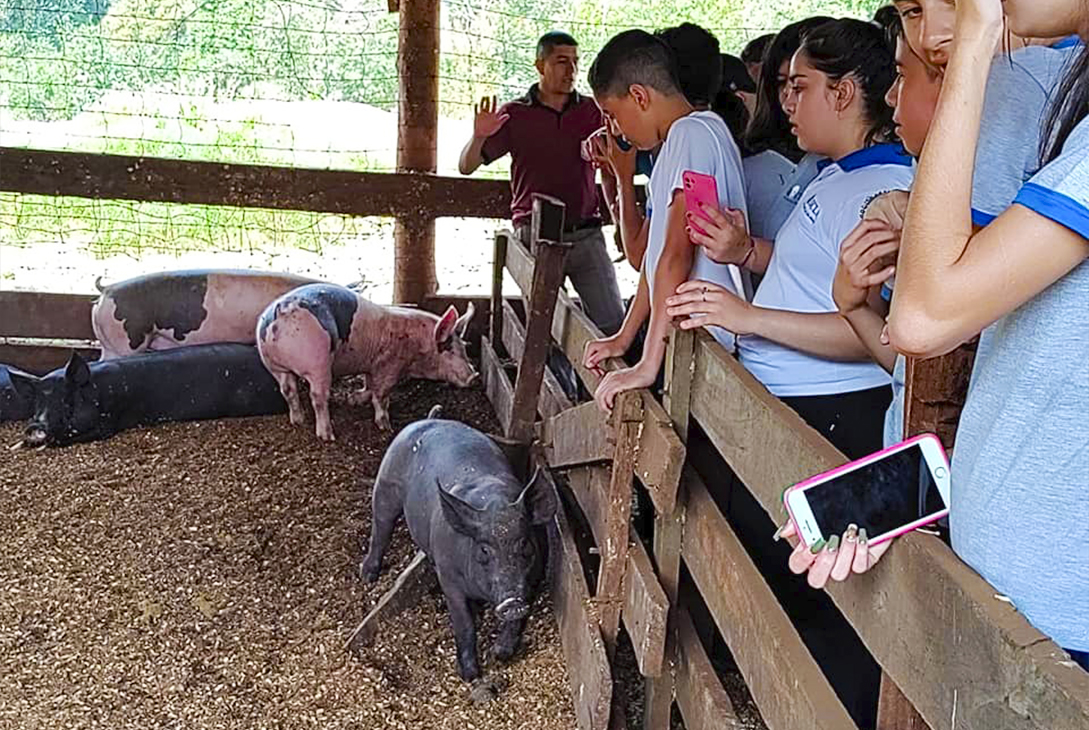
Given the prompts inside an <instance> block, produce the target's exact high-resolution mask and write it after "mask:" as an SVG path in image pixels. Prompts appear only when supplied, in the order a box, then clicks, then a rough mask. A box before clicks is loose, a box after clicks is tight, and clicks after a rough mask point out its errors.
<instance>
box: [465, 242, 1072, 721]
mask: <svg viewBox="0 0 1089 730" xmlns="http://www.w3.org/2000/svg"><path fill="white" fill-rule="evenodd" d="M538 237H539V238H541V234H539V235H538ZM555 243H556V242H555V241H554V240H537V241H534V250H535V251H536V252H537V260H536V261H535V259H534V256H532V255H531V254H530V251H529V250H528V249H527V248H526V247H525V246H523V245H522V244H521V243H520V242H518V241H516V240H515V239H513V238H511V236H510V235H509V234H500V235H499V236H497V239H496V246H495V249H496V266H495V280H496V284H495V286H494V293H493V299H492V317H491V325H490V333H489V336H488V337H487V338H486V339H485V340H484V341H483V343H482V346H481V351H482V360H483V369H484V378H485V381H486V383H487V389H488V394H489V397H490V398H491V399H492V402H493V404H494V405H495V408H496V411H497V413H498V414H499V418H500V421H501V422H502V423H503V424H504V425H505V426H508V428H509V427H510V425H511V424H513V423H516V422H517V419H518V418H521V419H523V420H524V418H525V413H524V411H525V409H526V408H530V409H533V410H536V411H537V412H538V415H539V416H540V420H539V422H538V423H537V426H536V437H537V439H538V440H539V442H540V449H539V453H540V454H541V458H542V459H543V460H544V461H546V462H547V463H548V465H549V466H551V467H552V469H553V471H554V473H555V474H556V475H562V477H563V480H565V481H566V483H567V486H566V489H565V490H564V492H565V494H566V496H567V497H568V499H569V500H570V501H571V502H572V503H573V504H577V506H578V512H580V513H581V515H582V516H583V517H584V518H585V521H586V522H587V523H588V524H589V527H590V532H591V534H592V536H593V541H594V543H595V544H596V553H597V554H598V555H599V556H600V565H599V568H598V571H597V576H598V578H597V584H596V586H591V585H588V584H587V583H586V581H585V579H584V575H585V571H584V570H583V567H582V563H583V561H585V560H588V556H583V555H581V554H580V553H579V552H578V550H577V549H576V548H575V546H574V545H573V544H572V542H571V541H570V539H569V537H565V541H564V545H563V553H562V560H561V561H559V570H557V572H556V576H555V585H554V590H555V592H556V593H555V595H556V609H557V614H558V620H559V623H560V628H561V636H562V637H563V648H564V652H565V655H566V657H567V662H568V669H569V672H570V674H571V692H572V699H573V702H574V704H575V707H576V708H577V709H578V720H579V727H580V728H581V729H582V730H602V729H604V728H607V727H622V726H623V724H622V723H623V722H624V720H623V719H621V718H618V717H617V710H618V709H619V708H618V707H617V706H616V705H615V703H613V702H612V701H611V700H612V686H611V675H610V673H609V664H608V662H607V661H606V660H608V659H609V657H610V655H611V652H612V649H613V647H614V645H615V641H616V637H617V626H618V624H622V625H623V626H624V627H625V628H626V629H627V632H628V634H629V635H630V637H631V641H632V645H633V647H634V649H635V655H636V659H637V661H638V665H639V670H640V672H641V673H642V675H643V676H644V677H645V678H646V700H645V707H646V714H645V717H644V718H643V719H642V726H643V727H645V728H647V730H662V729H665V728H668V727H669V716H670V712H671V710H672V707H673V704H674V702H675V703H676V705H677V707H678V708H679V709H680V712H681V715H682V716H683V718H684V721H685V724H686V727H688V728H690V730H701V729H703V728H706V729H708V730H710V728H729V727H734V726H736V725H737V721H736V717H735V714H734V711H733V708H732V706H731V703H730V700H729V697H728V695H727V693H726V692H725V690H724V688H723V686H722V685H721V683H720V681H719V678H718V677H717V675H716V674H715V672H714V670H713V668H712V665H711V662H710V660H709V657H708V647H707V645H706V644H705V642H704V638H703V637H706V636H707V634H708V630H709V628H710V627H708V626H706V625H702V624H703V623H704V619H703V616H702V610H703V609H702V608H701V616H700V618H699V619H697V618H695V617H694V615H693V613H690V606H689V604H688V602H686V601H685V600H684V599H683V596H682V595H680V594H681V593H682V592H681V591H679V583H680V575H681V566H682V565H683V566H684V569H685V570H686V571H687V574H688V575H690V576H691V580H692V582H693V583H694V589H695V590H696V591H697V592H698V594H699V597H700V599H701V600H700V603H702V604H703V606H705V607H706V611H707V613H708V614H709V617H710V621H712V622H713V624H714V627H715V628H717V630H718V633H719V634H720V635H721V637H722V639H723V640H724V641H725V643H726V645H727V646H728V647H729V650H730V652H731V654H732V655H733V658H734V660H735V661H736V664H737V666H738V667H739V669H740V670H741V673H742V674H743V676H744V678H745V680H746V683H747V685H748V687H749V689H750V691H751V693H752V696H753V698H754V700H755V702H756V704H757V705H758V707H759V709H760V712H761V714H762V716H763V718H764V720H765V722H766V723H767V725H768V727H769V728H772V730H803V729H804V730H809V729H810V728H817V729H825V728H827V729H828V730H832V729H836V730H840V729H851V728H855V727H856V725H855V723H854V722H853V721H852V719H851V717H850V715H849V714H848V712H847V710H846V709H845V707H844V705H843V703H842V702H841V701H840V699H839V697H837V695H836V692H835V691H834V690H833V688H832V685H831V683H830V682H829V679H828V677H827V676H826V675H825V674H824V673H823V672H822V671H821V668H820V667H819V666H818V664H817V661H816V660H815V659H814V657H813V656H812V654H811V653H810V651H809V650H808V649H807V647H806V645H805V643H804V642H803V640H802V638H801V636H800V635H799V633H798V630H797V629H796V628H795V626H794V625H793V624H792V623H791V621H790V619H789V618H788V616H787V614H786V612H785V611H784V610H783V608H782V607H781V606H780V603H779V600H778V599H777V598H776V596H775V594H774V593H773V592H772V589H771V587H770V586H769V585H768V582H767V580H766V579H765V576H764V575H762V574H761V572H760V570H759V569H758V568H757V567H756V565H755V564H754V562H753V560H752V559H751V558H750V555H749V553H748V552H747V551H746V549H745V547H744V546H743V544H742V541H741V539H740V538H739V537H738V535H737V534H736V532H735V529H734V526H732V525H731V523H730V521H729V520H728V519H727V517H726V515H725V514H724V512H723V511H722V509H721V508H720V507H719V505H718V503H717V502H716V499H715V497H714V494H713V490H712V489H709V486H714V485H708V484H706V483H704V481H703V480H702V479H701V478H700V476H699V475H698V474H697V473H696V470H695V468H693V467H692V465H691V463H690V461H686V449H685V441H686V437H687V432H688V429H689V427H690V425H691V424H693V423H694V424H698V425H699V426H700V428H701V429H702V430H703V431H704V432H705V433H706V434H707V437H708V438H709V439H710V441H711V443H712V444H713V445H714V448H715V450H716V451H717V453H718V455H719V456H720V457H721V459H722V461H723V462H724V463H725V465H726V466H727V467H728V469H724V478H726V477H729V478H736V479H737V480H739V482H740V483H741V484H742V485H743V487H744V488H745V489H746V490H747V491H748V492H749V493H750V494H751V496H752V497H753V498H755V500H756V501H757V502H758V503H759V504H760V505H761V506H762V507H763V508H764V510H765V511H766V512H767V513H768V514H769V515H770V516H771V517H772V519H776V520H778V519H781V502H780V499H781V494H782V490H783V489H784V488H785V487H787V486H789V485H791V484H793V483H795V482H798V481H800V480H802V479H804V478H806V477H809V476H811V475H813V474H816V473H818V472H821V471H824V470H827V469H829V468H831V467H834V466H836V465H838V464H841V463H843V462H845V461H846V459H845V457H844V456H843V455H842V454H840V453H839V452H838V451H837V450H836V449H835V448H834V447H833V446H832V445H831V444H829V443H828V442H827V441H825V440H824V439H823V438H822V437H821V436H820V435H819V434H818V433H817V432H816V431H814V430H812V429H811V428H809V427H808V426H807V425H806V424H805V423H804V422H803V421H802V420H801V418H799V417H798V416H797V415H796V414H795V413H794V412H793V411H792V410H790V409H789V408H787V407H786V406H785V405H783V404H782V403H781V402H780V401H779V400H778V399H776V398H775V397H774V396H772V395H771V394H769V393H768V392H767V390H766V389H764V388H763V386H762V385H760V383H758V382H757V381H756V380H755V379H754V378H753V377H752V376H751V375H749V374H748V372H746V371H745V370H744V369H743V368H742V367H741V366H740V365H739V364H738V363H737V361H736V360H735V359H734V358H733V357H731V356H730V355H729V354H728V353H727V352H726V351H725V350H723V349H722V347H721V346H719V345H718V344H717V343H716V342H715V341H714V340H712V339H711V338H709V337H707V336H706V335H704V334H702V333H701V334H698V335H693V334H692V333H689V332H680V331H675V332H674V333H673V334H672V335H671V339H670V343H669V350H668V355H667V360H666V365H665V368H666V390H665V395H664V398H663V399H662V402H661V403H659V402H658V401H657V400H656V399H655V398H654V397H653V396H652V395H651V394H650V393H649V392H648V391H637V392H633V393H630V394H625V395H624V396H622V397H620V398H619V399H618V401H617V405H616V408H615V409H614V411H613V413H612V415H611V416H608V417H607V416H605V415H603V414H601V413H600V412H599V411H598V410H597V408H596V406H595V405H594V404H593V403H592V402H591V403H584V404H573V403H571V402H570V401H569V400H568V398H567V396H566V395H565V394H564V393H563V391H562V389H561V388H560V387H559V385H558V380H557V379H556V378H555V377H554V376H553V374H551V373H549V372H547V371H545V372H544V373H543V374H542V376H541V378H542V382H543V386H542V387H540V388H539V389H538V391H537V392H538V393H539V395H535V396H534V397H533V399H532V401H530V402H529V404H528V405H527V402H526V401H525V399H524V398H518V397H516V393H515V390H516V389H515V386H514V385H513V384H512V381H511V378H510V371H511V370H512V366H513V364H514V363H521V366H522V367H526V366H527V365H528V366H531V367H536V363H538V362H541V361H543V358H544V354H543V353H546V352H547V349H548V348H547V346H545V344H542V343H541V342H539V341H536V338H537V337H538V333H544V332H547V333H548V334H549V338H550V342H549V343H546V344H548V345H551V346H554V347H556V348H558V349H559V350H561V351H562V352H563V353H564V354H565V355H566V356H567V358H568V359H569V360H570V362H571V363H572V364H573V366H574V370H575V372H576V373H577V374H578V377H579V379H580V380H581V382H582V384H583V385H584V386H585V387H586V389H588V390H589V391H590V392H592V391H593V389H594V388H595V387H596V385H597V384H598V382H599V380H600V378H599V376H598V375H597V374H596V373H593V372H591V371H589V370H587V369H585V368H584V367H582V365H581V358H582V354H583V348H584V347H585V345H586V343H587V342H588V341H590V340H592V339H594V338H596V337H598V336H599V332H598V331H597V329H596V328H595V327H594V325H593V324H592V323H591V322H590V321H589V320H588V319H587V318H586V317H585V316H584V315H583V313H582V312H581V310H580V309H579V308H578V307H577V305H575V304H574V303H573V302H572V301H571V300H570V299H569V298H568V297H567V296H566V294H564V293H563V292H562V291H560V292H558V294H557V292H556V286H557V285H556V284H554V282H558V281H559V278H560V277H558V276H557V275H556V273H555V272H542V271H541V269H542V268H543V267H545V266H549V267H555V266H562V257H556V256H553V255H549V254H544V253H542V252H544V251H547V250H548V249H549V248H551V247H552V246H554V245H555ZM504 269H505V270H506V271H508V272H509V273H510V275H511V276H512V277H513V279H514V280H515V281H516V282H517V283H518V286H519V288H520V289H521V291H522V293H523V300H524V302H525V307H524V309H525V311H526V313H527V316H526V318H525V321H523V319H522V318H521V317H520V316H519V314H518V312H517V308H516V307H515V306H512V304H511V303H510V302H506V301H504V300H502V299H501V297H500V296H499V293H500V291H501V289H500V282H501V276H502V273H503V270H504ZM542 282H546V284H542ZM546 287H550V288H546ZM550 299H554V300H555V305H554V307H553V308H552V309H549V308H548V307H547V306H546V305H547V304H548V302H549V300H550ZM618 365H619V364H618V363H609V364H607V367H606V369H611V368H613V367H617V366H618ZM517 377H518V378H521V377H522V374H521V373H518V374H517ZM731 472H732V474H731ZM561 481H562V480H561ZM634 483H638V484H640V485H641V487H642V488H645V489H646V491H647V493H648V495H649V497H650V500H651V502H652V503H653V509H654V529H653V551H651V552H649V553H648V551H647V550H646V549H645V548H644V543H643V541H642V540H641V539H640V536H639V535H637V534H635V532H634V529H633V527H632V525H631V523H630V522H629V518H630V513H631V504H632V494H633V484H634ZM572 517H573V515H569V516H566V517H563V518H562V519H563V520H564V521H568V520H570V519H572ZM768 540H769V541H770V534H769V536H768ZM828 593H829V594H830V595H831V598H832V600H833V601H834V603H835V605H836V607H838V609H839V611H841V612H842V615H843V616H844V617H845V618H846V620H847V621H848V622H849V623H850V625H851V627H853V629H854V630H855V631H856V632H857V634H858V636H859V637H860V638H861V640H862V642H863V643H864V644H865V646H866V648H867V649H868V650H869V652H870V653H872V655H873V656H874V658H875V659H876V660H877V662H878V663H879V664H880V666H881V668H882V670H883V672H884V679H883V683H882V692H881V704H880V715H879V718H878V727H880V728H882V730H886V729H891V728H896V729H897V730H903V729H905V728H913V727H919V728H923V727H930V728H932V729H933V730H999V729H1007V728H1008V729H1010V730H1014V729H1016V730H1029V729H1033V730H1076V729H1082V728H1089V674H1087V673H1086V672H1084V671H1082V670H1081V669H1080V668H1079V667H1077V666H1076V665H1074V664H1073V663H1072V662H1071V661H1069V658H1068V657H1067V656H1066V655H1065V653H1064V652H1062V650H1061V649H1059V648H1058V647H1057V646H1056V645H1055V644H1053V643H1052V642H1051V641H1049V640H1048V639H1047V637H1045V636H1044V635H1043V634H1041V633H1040V632H1039V631H1037V630H1036V629H1034V628H1032V627H1031V626H1030V625H1029V624H1028V623H1027V622H1026V621H1025V619H1024V618H1023V617H1022V616H1021V615H1020V614H1018V613H1017V612H1016V610H1015V609H1014V607H1013V606H1012V605H1011V604H1010V603H1009V602H1008V601H1006V600H1003V599H1002V597H1001V596H999V595H998V594H997V592H996V591H995V589H994V588H993V587H991V586H990V585H988V584H987V583H986V582H985V581H983V580H982V579H981V578H980V577H979V576H978V575H977V574H975V573H974V572H973V571H972V570H971V569H970V568H968V567H967V566H966V565H965V564H964V563H962V562H961V561H960V560H959V559H957V557H956V556H955V555H954V554H953V553H952V551H951V550H950V549H949V547H948V546H946V544H945V543H943V542H942V541H941V540H940V539H938V538H937V537H934V536H931V535H927V534H922V533H914V534H911V535H909V536H906V537H904V538H901V539H900V540H898V541H897V544H896V545H895V546H894V547H893V549H892V550H891V551H890V552H889V554H888V555H887V556H886V557H885V559H884V560H883V561H882V563H881V565H880V566H878V567H877V568H876V569H874V570H873V571H871V572H870V573H868V574H866V575H862V576H854V577H852V579H851V580H849V581H847V582H846V583H843V584H835V585H832V586H830V587H829V588H828ZM610 723H612V724H610ZM633 726H634V724H633Z"/></svg>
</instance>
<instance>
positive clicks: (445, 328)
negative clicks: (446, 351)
mask: <svg viewBox="0 0 1089 730" xmlns="http://www.w3.org/2000/svg"><path fill="white" fill-rule="evenodd" d="M457 323H458V310H456V309H454V305H453V304H451V305H450V306H449V307H447V308H446V312H444V313H443V315H442V319H440V320H439V322H438V324H436V325H435V344H437V345H442V344H445V343H446V341H447V340H449V339H450V335H452V334H454V328H455V327H457Z"/></svg>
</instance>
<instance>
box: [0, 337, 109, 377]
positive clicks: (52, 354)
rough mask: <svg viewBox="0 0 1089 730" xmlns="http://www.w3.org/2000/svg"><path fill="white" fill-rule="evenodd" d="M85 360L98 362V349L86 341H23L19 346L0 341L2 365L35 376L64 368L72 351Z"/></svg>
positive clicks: (0, 360) (0, 361)
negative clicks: (57, 342) (58, 342)
mask: <svg viewBox="0 0 1089 730" xmlns="http://www.w3.org/2000/svg"><path fill="white" fill-rule="evenodd" d="M73 350H75V351H76V352H78V353H79V354H80V355H81V356H82V357H83V359H85V360H97V359H98V356H99V351H98V347H97V346H95V345H94V343H90V342H87V341H85V340H78V341H71V342H65V343H63V344H56V341H41V342H38V341H22V342H20V343H18V344H15V343H12V342H10V341H3V340H0V363H4V364H5V365H13V366H14V367H17V368H19V369H20V370H25V371H27V372H28V373H32V374H33V375H45V374H46V373H49V372H52V371H54V370H56V369H57V368H60V367H64V365H65V364H66V363H67V362H68V358H69V357H71V356H72V351H73Z"/></svg>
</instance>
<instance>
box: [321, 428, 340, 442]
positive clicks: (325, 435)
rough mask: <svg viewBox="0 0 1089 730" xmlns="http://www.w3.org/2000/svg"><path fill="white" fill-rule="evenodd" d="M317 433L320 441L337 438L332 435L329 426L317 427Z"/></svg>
mask: <svg viewBox="0 0 1089 730" xmlns="http://www.w3.org/2000/svg"><path fill="white" fill-rule="evenodd" d="M317 433H318V438H319V439H321V440H322V441H328V442H330V443H332V442H333V441H336V440H337V437H336V436H334V435H333V429H331V428H329V429H321V428H319V429H318V431H317Z"/></svg>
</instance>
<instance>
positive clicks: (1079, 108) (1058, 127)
mask: <svg viewBox="0 0 1089 730" xmlns="http://www.w3.org/2000/svg"><path fill="white" fill-rule="evenodd" d="M1086 116H1089V46H1084V47H1083V48H1082V49H1081V54H1080V55H1079V56H1078V60H1077V61H1076V62H1075V63H1074V65H1073V66H1072V67H1071V69H1070V71H1068V72H1067V74H1066V78H1065V79H1064V80H1063V83H1062V85H1061V86H1060V87H1059V89H1058V92H1057V93H1056V95H1055V101H1054V102H1053V103H1052V105H1051V111H1049V112H1048V115H1047V121H1046V123H1045V125H1044V134H1043V135H1042V136H1041V139H1040V163H1041V165H1046V164H1047V163H1049V162H1051V161H1052V160H1054V159H1055V158H1056V157H1058V156H1059V155H1060V154H1062V151H1063V145H1065V144H1066V140H1067V139H1069V138H1070V133H1071V132H1073V131H1074V128H1075V127H1076V126H1078V124H1079V123H1080V122H1081V121H1082V120H1083V119H1085V117H1086Z"/></svg>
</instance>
